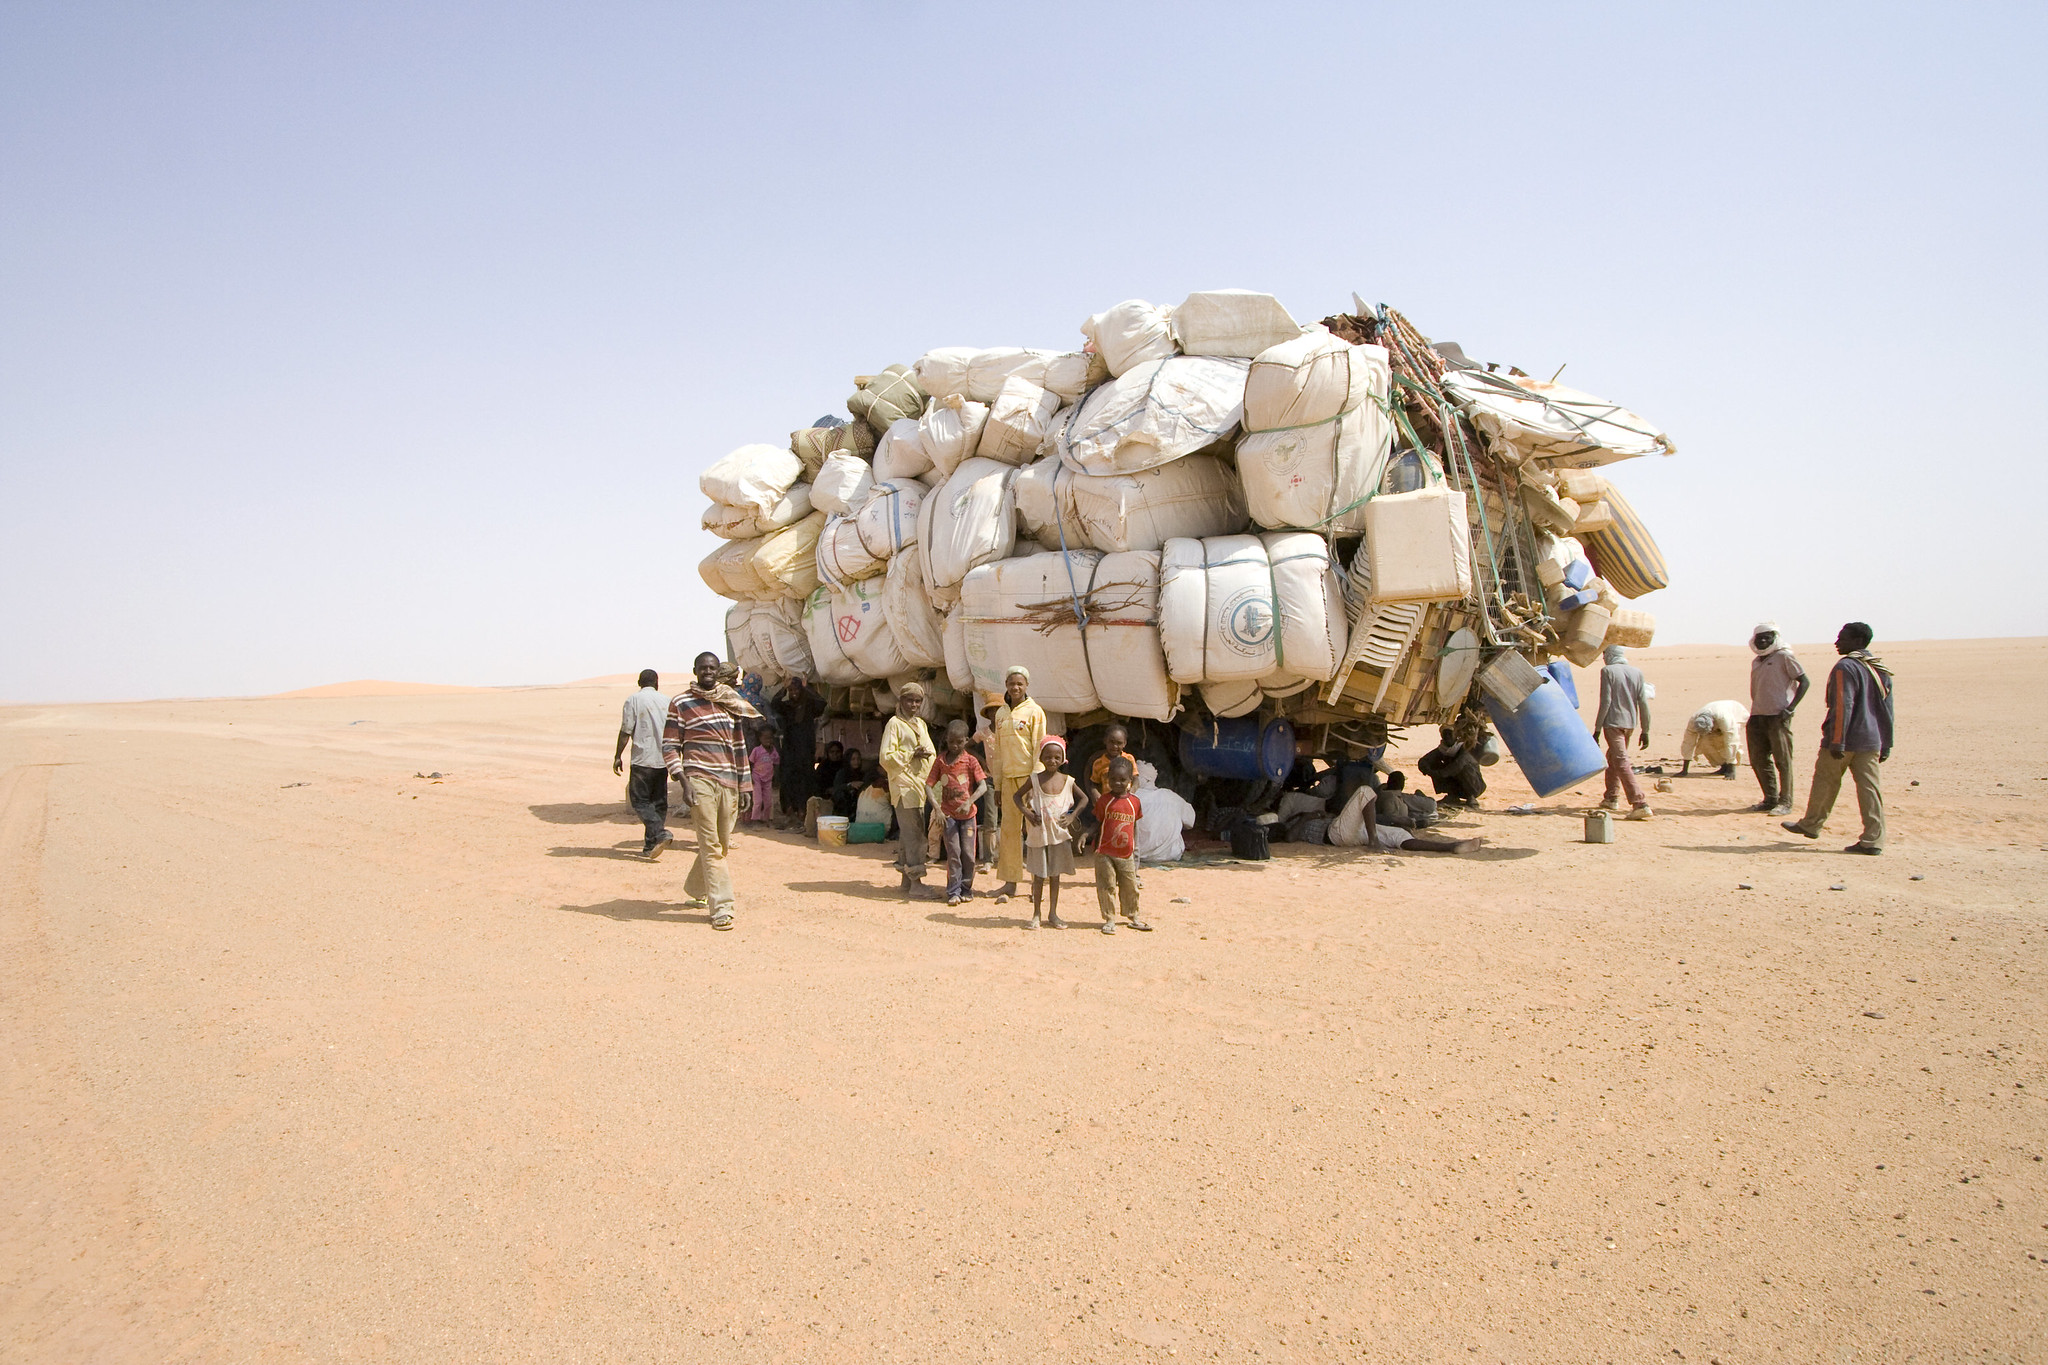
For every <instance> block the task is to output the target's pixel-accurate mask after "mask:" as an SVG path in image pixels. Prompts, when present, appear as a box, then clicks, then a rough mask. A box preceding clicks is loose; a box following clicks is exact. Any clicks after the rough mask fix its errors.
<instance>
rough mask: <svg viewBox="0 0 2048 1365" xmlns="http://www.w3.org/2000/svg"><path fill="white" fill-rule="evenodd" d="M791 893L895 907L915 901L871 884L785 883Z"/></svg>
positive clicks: (914, 902)
mask: <svg viewBox="0 0 2048 1365" xmlns="http://www.w3.org/2000/svg"><path fill="white" fill-rule="evenodd" d="M784 884H785V885H786V886H788V887H789V889H790V890H792V891H804V892H821V893H823V894H825V895H838V896H851V897H852V898H853V899H855V900H863V901H892V902H894V903H895V904H897V905H915V904H917V902H916V901H905V900H904V899H903V892H902V891H901V890H899V889H898V888H896V887H894V886H876V885H875V884H874V883H873V882H786V883H784Z"/></svg>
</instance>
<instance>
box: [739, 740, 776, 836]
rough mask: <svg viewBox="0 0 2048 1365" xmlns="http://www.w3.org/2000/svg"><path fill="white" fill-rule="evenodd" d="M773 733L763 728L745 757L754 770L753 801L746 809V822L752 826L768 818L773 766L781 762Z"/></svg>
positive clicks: (773, 776)
mask: <svg viewBox="0 0 2048 1365" xmlns="http://www.w3.org/2000/svg"><path fill="white" fill-rule="evenodd" d="M774 745H775V732H774V731H773V730H770V729H767V728H766V727H763V728H762V730H761V733H760V734H759V735H757V736H755V739H754V748H753V751H752V752H751V753H749V754H748V755H747V762H748V763H749V764H751V765H752V766H753V769H754V800H753V804H752V805H749V806H748V807H747V817H746V818H747V822H748V823H749V824H752V823H754V822H756V821H759V820H766V819H767V818H768V817H769V814H770V812H769V809H768V788H769V784H770V783H771V782H773V781H774V779H775V765H776V764H778V763H780V762H781V761H782V755H781V753H780V752H778V751H777V750H776V749H775V747H774Z"/></svg>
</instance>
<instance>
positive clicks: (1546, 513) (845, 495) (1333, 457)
mask: <svg viewBox="0 0 2048 1365" xmlns="http://www.w3.org/2000/svg"><path fill="white" fill-rule="evenodd" d="M1353 307H1354V311H1353V312H1349V313H1338V314H1335V315H1333V316H1330V317H1327V318H1324V319H1323V320H1322V321H1321V322H1319V323H1313V324H1310V325H1308V326H1303V325H1301V324H1299V323H1297V322H1296V321H1295V320H1294V318H1292V317H1291V316H1290V315H1289V314H1288V312H1287V310H1286V309H1285V308H1284V307H1282V306H1281V304H1280V302H1279V301H1278V300H1277V299H1275V298H1274V297H1272V296H1271V295H1268V294H1260V293H1253V292H1250V291H1245V290H1215V291H1208V292H1204V293H1197V294H1193V295H1190V296H1189V297H1188V298H1187V299H1186V300H1184V301H1183V302H1182V303H1181V304H1180V305H1179V306H1178V307H1174V308H1163V307H1158V306H1155V305H1153V304H1150V303H1147V302H1144V301H1143V300H1135V299H1134V300H1129V301H1127V302H1124V303H1120V304H1118V305H1116V306H1115V307H1113V308H1110V309H1107V310H1106V311H1104V312H1102V313H1098V314H1096V315H1095V316H1093V317H1090V318H1088V319H1087V320H1086V321H1085V322H1084V323H1083V324H1082V326H1081V332H1082V335H1083V337H1084V338H1085V342H1086V344H1085V345H1084V346H1083V347H1082V349H1080V350H1078V351H1069V352H1057V351H1048V350H1025V349H976V348H972V347H942V348H940V349H937V350H933V351H927V352H926V353H925V354H924V355H922V356H920V357H918V358H917V360H916V362H915V363H914V364H911V365H902V364H892V365H890V366H888V367H887V368H886V369H883V370H882V371H880V372H879V373H877V374H874V375H868V376H862V377H861V378H859V379H858V380H857V381H856V387H855V390H854V392H853V393H852V395H851V396H850V397H849V398H848V399H847V402H846V408H847V412H848V414H849V417H848V419H846V420H842V419H839V418H836V417H835V418H827V419H822V420H821V421H820V423H819V424H818V425H816V426H812V427H808V428H805V429H804V430H801V431H797V432H794V433H792V435H791V437H790V440H789V443H788V444H787V445H786V446H777V445H747V446H742V447H740V448H739V449H738V450H735V451H733V452H732V453H731V454H730V455H727V456H726V457H725V458H724V459H722V460H720V461H718V462H717V463H716V464H714V465H713V466H712V467H711V468H710V469H708V470H706V471H705V472H704V474H703V476H702V478H701V480H700V486H701V488H702V490H703V492H704V495H705V497H706V498H708V499H709V500H710V506H709V507H708V508H707V510H706V511H705V513H704V526H705V528H706V529H707V530H710V531H712V532H713V533H715V534H716V535H718V536H720V537H722V538H724V540H725V541H726V544H725V545H723V546H722V547H721V548H720V549H719V550H717V551H716V552H714V553H713V554H711V555H710V556H709V557H707V558H706V559H705V560H704V561H703V564H702V565H701V573H702V575H703V578H704V581H705V582H706V584H708V585H709V586H710V588H711V590H712V591H713V592H715V593H717V594H719V595H720V596H722V597H725V598H728V599H731V600H732V602H733V603H734V605H733V606H732V608H731V610H730V611H729V612H728V614H727V618H726V631H727V638H728V648H729V651H730V654H731V657H732V658H733V659H734V660H735V661H736V662H737V663H738V664H739V665H740V666H741V667H742V668H743V669H744V670H746V671H747V672H748V673H751V674H754V675H757V676H759V677H760V678H761V679H762V680H763V681H764V683H765V684H766V685H767V686H768V687H770V688H772V687H773V686H775V685H776V684H778V683H779V682H780V681H781V680H782V679H783V678H786V677H787V676H789V675H791V674H798V673H801V674H804V675H806V676H808V677H809V678H811V679H812V680H813V681H814V682H816V683H818V684H819V685H820V686H821V687H822V688H823V689H824V691H825V694H826V696H827V698H828V706H829V709H830V710H832V711H834V712H836V713H838V714H842V715H856V716H858V715H879V714H886V713H888V712H889V711H891V710H892V709H893V707H894V695H895V689H896V687H897V686H899V685H900V684H902V683H903V682H905V681H908V680H911V679H916V680H918V681H920V682H923V683H924V684H925V687H926V691H925V698H926V701H925V707H926V710H927V712H928V713H929V717H930V718H931V719H934V720H940V719H948V718H951V717H953V716H966V717H968V718H970V719H974V718H976V717H978V716H979V715H980V714H981V713H982V711H983V708H984V706H986V705H988V704H991V703H992V702H993V701H994V700H995V699H996V698H997V696H998V695H999V694H1000V692H1001V690H1002V686H1003V674H1004V671H1005V670H1006V669H1008V668H1009V667H1010V666H1011V665H1013V664H1023V665H1025V666H1026V667H1028V668H1029V669H1030V670H1031V675H1032V693H1033V695H1034V696H1035V697H1036V698H1037V699H1038V700H1039V702H1040V704H1041V705H1043V706H1044V707H1045V708H1046V709H1047V710H1048V711H1049V712H1059V713H1064V715H1063V717H1061V718H1060V719H1061V722H1062V725H1061V728H1064V729H1067V730H1069V731H1074V730H1080V729H1083V728H1085V727H1087V726H1090V725H1094V724H1101V723H1106V722H1107V721H1108V720H1110V719H1111V718H1112V717H1114V718H1120V719H1124V720H1127V721H1149V722H1158V723H1161V724H1166V725H1171V726H1174V727H1177V728H1178V729H1179V730H1180V731H1182V732H1183V744H1182V751H1183V753H1184V754H1185V753H1186V752H1187V747H1188V746H1187V742H1186V738H1185V737H1186V736H1188V735H1193V736H1196V737H1198V742H1197V743H1196V748H1197V749H1200V750H1202V752H1203V753H1205V754H1206V753H1209V752H1211V751H1212V750H1214V749H1216V748H1218V747H1221V748H1230V747H1231V742H1229V741H1226V740H1224V739H1223V736H1224V728H1223V727H1224V726H1225V724H1226V722H1228V723H1230V724H1231V726H1232V733H1234V734H1242V733H1245V732H1246V731H1245V727H1247V726H1250V727H1254V732H1255V733H1256V734H1257V735H1259V736H1262V737H1263V741H1264V742H1256V743H1253V744H1252V745H1251V746H1250V748H1249V749H1248V750H1247V752H1252V753H1258V754H1264V753H1267V752H1274V751H1277V752H1282V753H1283V754H1284V752H1285V746H1280V747H1279V748H1278V749H1277V750H1276V749H1275V746H1274V745H1273V744H1272V743H1271V742H1270V740H1271V733H1270V732H1271V730H1272V728H1273V727H1274V726H1275V725H1276V724H1279V725H1283V726H1285V727H1286V729H1287V730H1288V732H1289V733H1291V734H1292V736H1293V738H1294V744H1293V751H1294V752H1295V753H1298V754H1302V755H1318V756H1324V757H1327V758H1329V759H1331V760H1332V761H1343V760H1345V759H1356V758H1359V757H1362V756H1365V755H1367V754H1370V753H1372V752H1373V751H1374V750H1375V749H1376V748H1377V746H1380V745H1383V744H1385V743H1386V742H1387V738H1388V735H1389V732H1390V730H1394V729H1397V728H1398V727H1401V726H1406V725H1417V724H1425V723H1427V724H1442V725H1451V726H1454V727H1457V728H1458V729H1459V730H1460V731H1461V732H1462V733H1464V734H1466V735H1468V736H1472V737H1474V738H1478V737H1479V736H1480V734H1481V733H1482V732H1483V731H1486V730H1489V729H1493V728H1498V729H1499V730H1500V731H1501V732H1502V736H1503V738H1506V739H1507V740H1508V741H1509V743H1510V747H1511V749H1512V748H1513V746H1514V742H1515V735H1516V730H1517V727H1516V726H1515V725H1514V724H1513V723H1512V721H1513V718H1514V717H1515V716H1516V715H1517V714H1518V713H1519V712H1521V711H1522V709H1523V707H1524V705H1525V703H1526V702H1528V701H1529V699H1530V697H1531V695H1532V693H1534V692H1535V691H1536V689H1538V688H1540V687H1541V686H1542V685H1543V684H1544V682H1545V681H1547V680H1548V679H1549V677H1550V675H1549V674H1547V673H1545V672H1543V671H1542V669H1541V668H1540V666H1541V665H1542V664H1544V663H1546V662H1548V661H1550V660H1553V659H1560V658H1561V659H1566V660H1569V661H1570V662H1571V663H1573V664H1577V665H1580V666H1585V665H1589V664H1593V663H1595V662H1597V661H1598V659H1599V655H1600V651H1601V649H1602V647H1603V646H1605V645H1607V644H1627V645H1645V644H1648V643H1649V642H1650V641H1651V639H1652V637H1653V635H1654V633H1655V628H1656V627H1655V621H1654V619H1653V618H1652V617H1651V616H1650V615H1649V614H1648V613H1647V612H1644V611H1641V610H1637V609H1635V608H1634V607H1631V606H1625V605H1624V603H1625V602H1633V601H1634V600H1636V599H1639V598H1641V597H1643V596H1644V595H1646V594H1648V593H1650V592H1654V591H1655V590H1657V589H1659V588H1662V587H1664V586H1666V571H1665V566H1664V561H1663V557H1662V555H1661V554H1660V553H1659V552H1658V549H1657V546H1656V542H1655V541H1654V540H1652V539H1651V537H1650V534H1649V531H1648V529H1647V528H1646V527H1645V526H1644V525H1643V522H1642V519H1641V518H1640V517H1639V516H1638V515H1637V514H1636V512H1635V510H1634V508H1632V507H1631V506H1630V505H1629V503H1628V501H1627V499H1626V498H1624V497H1623V496H1622V494H1621V492H1620V490H1619V489H1617V488H1616V487H1615V486H1614V485H1613V484H1612V483H1611V482H1610V481H1609V480H1608V478H1607V477H1606V474H1605V472H1604V471H1605V470H1606V467H1607V466H1609V465H1611V464H1613V463H1615V462H1617V461H1620V460H1625V459H1630V458H1634V457H1636V456H1640V455H1650V454H1670V453H1672V451H1673V448H1674V447H1673V445H1672V442H1671V440H1670V439H1669V438H1668V437H1667V436H1666V435H1665V434H1664V433H1663V432H1661V431H1659V430H1658V429H1657V428H1656V427H1655V426H1653V425H1651V424H1650V423H1649V422H1648V421H1646V420H1644V419H1643V418H1641V417H1638V416H1637V415H1636V414H1634V413H1632V412H1630V411H1628V410H1627V409H1625V408H1621V407H1618V406H1616V405H1615V404H1612V403H1609V402H1606V401H1604V400H1602V399H1599V398H1595V397H1593V396H1592V395H1590V394H1585V393H1581V392H1578V391H1577V390H1574V389H1570V388H1566V387H1564V386H1562V385H1559V384H1556V383H1552V382H1545V381H1542V380H1538V379H1534V378H1531V377H1529V376H1528V375H1525V374H1523V373H1522V372H1521V371H1520V370H1517V369H1513V368H1508V369H1505V370H1503V369H1501V368H1499V367H1496V366H1490V365H1480V364H1476V363H1474V362H1472V361H1470V360H1468V359H1466V357H1465V355H1464V352H1463V350H1462V349H1461V348H1460V347H1459V346H1457V345H1456V344H1454V343H1448V342H1445V343H1440V344H1437V345H1432V344H1431V343H1430V342H1429V341H1427V340H1426V339H1425V338H1424V337H1423V336H1422V335H1421V334H1420V333H1419V332H1417V331H1416V330H1415V329H1414V327H1413V326H1411V325H1410V324H1409V323H1408V321H1407V319H1405V318H1404V317H1402V316H1401V314H1400V313H1398V312H1396V311H1395V310H1393V309H1391V308H1388V307H1385V306H1384V305H1382V306H1381V307H1379V308H1377V309H1367V308H1366V307H1365V306H1364V305H1362V304H1359V303H1358V302H1357V300H1356V299H1355V298H1354V300H1353ZM1205 734H1206V735H1207V736H1208V740H1207V741H1200V740H1199V737H1200V736H1203V735H1205ZM1238 747H1240V748H1241V747H1243V746H1241V745H1240V746H1238ZM1516 756H1517V758H1518V759H1521V760H1522V761H1523V766H1524V769H1525V770H1529V768H1530V760H1529V759H1528V758H1526V757H1525V756H1524V755H1523V754H1521V753H1519V752H1517V755H1516ZM1252 762H1253V767H1252V768H1251V769H1242V768H1234V767H1232V766H1231V763H1230V762H1227V761H1218V762H1216V763H1212V764H1210V765H1209V766H1205V765H1204V763H1203V762H1201V761H1193V762H1191V764H1190V767H1191V770H1192V771H1193V772H1194V773H1196V774H1202V773H1208V774H1211V775H1219V776H1220V775H1248V774H1249V773H1250V772H1252V771H1257V772H1258V773H1259V774H1260V775H1262V776H1264V777H1266V778H1268V779H1271V780H1275V781H1277V780H1278V779H1279V778H1281V777H1284V776H1285V772H1284V771H1282V772H1272V771H1270V766H1271V765H1266V766H1261V765H1262V764H1264V763H1265V760H1263V759H1258V760H1253V761H1252ZM1274 762H1275V763H1278V764H1280V765H1281V766H1283V767H1284V766H1285V764H1284V759H1283V760H1275V761H1274ZM1565 766H1566V767H1572V766H1573V764H1572V763H1567V764H1565ZM1578 766H1583V764H1582V763H1581V764H1579V765H1578ZM1167 779H1168V774H1166V773H1163V772H1162V773H1161V774H1160V784H1161V786H1162V787H1164V786H1170V785H1173V784H1172V783H1170V782H1169V781H1168V780H1167ZM1574 780H1576V779H1574ZM1545 794H1547V793H1545Z"/></svg>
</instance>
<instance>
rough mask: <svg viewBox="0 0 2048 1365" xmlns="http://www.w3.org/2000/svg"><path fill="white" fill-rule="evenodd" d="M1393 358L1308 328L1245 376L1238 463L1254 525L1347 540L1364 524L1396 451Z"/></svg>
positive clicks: (1374, 348) (1269, 352)
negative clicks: (1390, 407) (1391, 413)
mask: <svg viewBox="0 0 2048 1365" xmlns="http://www.w3.org/2000/svg"><path fill="white" fill-rule="evenodd" d="M1389 384H1390V378H1389V370H1388V365H1387V353H1386V351H1385V350H1384V349H1382V348H1381V347H1378V346H1354V345H1351V344H1350V343H1348V342H1346V341H1343V340H1341V339H1339V338H1337V337H1334V336H1331V335H1330V334H1329V333H1327V332H1310V333H1305V334H1303V335H1302V336H1299V337H1296V338H1295V339H1293V340H1291V341H1287V342H1283V343H1281V344H1280V345H1278V346H1273V347H1270V348H1268V349H1267V350H1265V351H1263V352H1261V353H1260V354H1259V356H1258V357H1257V358H1256V359H1255V360H1253V361H1252V363H1251V369H1250V371H1249V372H1248V373H1247V375H1246V376H1245V389H1244V429H1245V434H1244V435H1243V436H1241V437H1239V438H1238V442H1237V466H1238V470H1239V473H1240V474H1241V476H1242V477H1243V479H1244V489H1245V497H1246V501H1247V503H1248V505H1249V507H1250V510H1251V516H1252V520H1253V521H1255V522H1257V523H1258V524H1259V525H1261V526H1267V527H1273V528H1275V529H1279V528H1283V527H1297V526H1298V527H1303V528H1306V529H1311V530H1328V531H1330V532H1331V533H1333V534H1336V535H1345V534H1349V533H1353V532H1357V531H1360V530H1363V529H1364V527H1365V503H1366V501H1367V500H1368V499H1369V498H1371V497H1372V495H1373V494H1374V493H1375V492H1377V491H1378V489H1379V486H1380V480H1381V479H1382V477H1383V476H1384V474H1385V472H1386V464H1387V455H1388V453H1389V452H1390V451H1391V450H1392V448H1393V426H1392V423H1391V422H1390V421H1389V420H1388V418H1387V412H1386V405H1387V402H1388V393H1389Z"/></svg>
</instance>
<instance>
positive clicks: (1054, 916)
mask: <svg viewBox="0 0 2048 1365" xmlns="http://www.w3.org/2000/svg"><path fill="white" fill-rule="evenodd" d="M1038 764H1039V770H1038V771H1037V772H1035V773H1033V774H1032V775H1031V776H1030V777H1029V778H1027V779H1026V780H1025V782H1024V783H1023V785H1021V786H1020V787H1018V788H1017V795H1016V802H1017V808H1018V809H1019V810H1021V811H1022V812H1024V870H1025V871H1026V872H1029V873H1030V874H1031V923H1030V924H1028V925H1026V926H1025V927H1026V928H1029V929H1036V928H1037V927H1038V919H1039V902H1040V900H1041V898H1043V897H1045V888H1046V885H1047V883H1050V884H1051V886H1052V895H1051V897H1050V898H1049V900H1050V904H1049V905H1048V906H1047V910H1048V912H1049V913H1047V915H1046V916H1045V926H1046V928H1048V929H1064V928H1066V927H1067V923H1066V921H1065V920H1063V919H1061V918H1060V878H1061V877H1062V876H1064V875H1065V874H1066V873H1069V872H1072V871H1073V870H1074V820H1075V818H1076V814H1077V813H1076V812H1075V810H1074V779H1073V778H1071V777H1069V776H1067V775H1066V774H1065V773H1064V772H1062V771H1061V769H1062V768H1065V767H1066V766H1067V745H1066V741H1065V740H1062V739H1060V738H1058V737H1057V736H1050V735H1049V736H1047V737H1046V740H1045V742H1044V743H1043V744H1042V745H1040V746H1039V749H1038Z"/></svg>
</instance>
